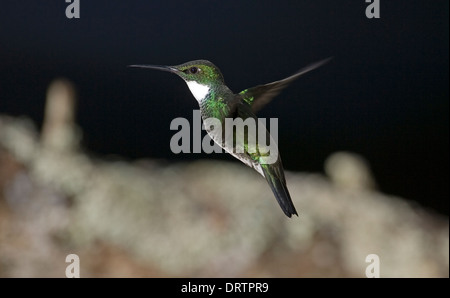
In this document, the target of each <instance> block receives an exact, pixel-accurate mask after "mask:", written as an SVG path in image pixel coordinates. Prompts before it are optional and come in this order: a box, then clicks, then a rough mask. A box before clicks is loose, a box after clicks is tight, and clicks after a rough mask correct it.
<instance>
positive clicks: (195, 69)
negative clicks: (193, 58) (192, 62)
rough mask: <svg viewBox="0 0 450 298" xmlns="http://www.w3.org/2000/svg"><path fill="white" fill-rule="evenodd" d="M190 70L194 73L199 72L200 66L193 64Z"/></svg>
mask: <svg viewBox="0 0 450 298" xmlns="http://www.w3.org/2000/svg"><path fill="white" fill-rule="evenodd" d="M189 71H190V72H191V73H192V74H196V73H197V72H198V68H197V67H195V66H193V67H191V68H190V69H189Z"/></svg>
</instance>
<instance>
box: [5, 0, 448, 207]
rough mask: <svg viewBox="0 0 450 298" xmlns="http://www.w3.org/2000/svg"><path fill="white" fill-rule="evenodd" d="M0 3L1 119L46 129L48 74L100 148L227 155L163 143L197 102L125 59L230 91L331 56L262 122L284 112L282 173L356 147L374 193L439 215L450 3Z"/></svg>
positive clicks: (315, 165) (179, 86) (172, 79)
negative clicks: (72, 96)
mask: <svg viewBox="0 0 450 298" xmlns="http://www.w3.org/2000/svg"><path fill="white" fill-rule="evenodd" d="M380 3H381V18H380V19H368V18H367V17H366V15H365V9H366V6H367V5H368V4H367V3H366V2H365V1H363V0H359V1H336V0H333V1H331V0H330V1H324V0H320V1H318V0H315V1H312V0H311V1H160V2H157V1H119V0H116V1H113V0H109V1H104V0H101V1H100V0H95V1H92V0H91V1H86V0H81V1H80V4H81V7H80V8H81V18H80V19H68V18H66V15H65V9H66V7H67V5H68V4H67V3H65V1H63V0H58V1H56V0H53V1H3V2H2V4H1V7H0V113H2V114H10V115H17V116H19V115H26V116H28V117H31V118H32V119H33V120H34V121H36V122H37V123H38V125H40V124H41V123H42V117H43V110H44V102H45V92H46V88H47V86H48V84H49V83H50V82H51V81H52V79H54V78H56V77H60V76H63V77H66V78H68V79H70V80H72V81H73V82H74V83H75V85H76V87H77V92H78V97H79V104H78V116H77V119H78V123H79V125H80V126H81V127H82V129H83V132H84V145H85V147H86V148H87V150H88V151H89V152H91V153H92V154H94V155H97V156H105V155H106V156H108V155H119V156H120V157H121V158H126V159H130V160H131V159H135V158H146V157H151V158H163V159H168V160H173V161H184V160H193V159H199V158H215V159H225V160H230V161H231V160H232V159H233V158H232V157H229V156H228V155H226V154H213V155H206V154H180V155H175V154H173V153H172V152H171V151H170V147H169V142H170V138H171V136H172V135H173V134H174V131H170V130H169V125H170V122H171V121H172V120H173V119H174V118H176V117H185V118H187V119H191V118H192V110H193V109H197V108H198V105H197V103H196V101H195V99H194V98H193V97H192V95H191V94H190V92H189V90H188V88H187V86H186V85H185V84H184V83H183V81H182V80H181V79H179V78H177V77H176V76H174V75H171V74H167V73H161V72H156V71H150V70H141V69H130V68H127V67H126V66H127V65H129V64H145V63H146V64H169V65H175V64H179V63H183V62H186V61H189V60H194V59H208V60H210V61H212V62H213V63H215V64H216V65H217V66H219V67H220V69H221V70H222V73H223V74H224V76H225V80H226V83H227V84H228V86H229V87H230V88H231V89H232V90H233V91H235V92H238V91H240V90H243V89H245V88H248V87H252V86H254V85H257V84H261V83H267V82H271V81H274V80H278V79H281V78H283V77H286V76H288V75H290V74H292V73H293V72H295V71H296V70H298V69H300V68H301V67H303V66H305V65H307V64H309V63H312V62H315V61H318V60H320V59H323V58H327V57H330V56H333V57H334V59H333V60H332V61H331V62H330V63H329V64H327V65H326V66H323V67H321V68H320V69H318V70H315V71H314V72H311V73H309V74H307V75H305V76H304V77H302V78H300V79H299V80H297V81H295V82H294V83H293V84H292V85H291V86H289V88H288V89H286V90H285V91H283V93H282V94H281V95H280V96H278V97H277V98H276V99H275V100H274V101H273V102H272V103H271V104H270V105H269V106H267V107H266V108H264V109H263V110H262V111H261V112H260V113H259V114H258V116H259V117H277V118H279V147H280V150H281V153H282V156H283V163H284V167H285V169H286V170H291V171H307V172H319V171H323V162H324V160H325V158H326V157H327V156H329V155H330V154H331V153H333V152H335V151H338V150H346V151H353V152H356V153H358V154H361V155H362V156H364V157H365V158H366V159H367V160H368V161H369V162H370V164H371V167H372V170H373V172H374V175H375V178H376V180H377V182H378V184H379V187H380V189H381V190H382V191H384V192H386V193H390V194H395V195H400V196H403V197H405V198H408V199H411V200H416V201H419V202H420V203H421V204H422V205H424V206H428V207H430V208H432V209H434V210H437V211H438V212H440V213H443V214H448V201H449V192H448V179H449V172H448V165H449V159H448V156H449V155H448V150H449V129H448V128H449V124H448V123H449V119H448V118H449V106H448V102H449V93H448V80H449V75H448V65H449V64H448V63H449V62H448V51H449V46H448V41H449V38H448V36H449V30H448V27H449V18H448V11H449V8H448V1H425V0H424V1H386V0H381V1H380Z"/></svg>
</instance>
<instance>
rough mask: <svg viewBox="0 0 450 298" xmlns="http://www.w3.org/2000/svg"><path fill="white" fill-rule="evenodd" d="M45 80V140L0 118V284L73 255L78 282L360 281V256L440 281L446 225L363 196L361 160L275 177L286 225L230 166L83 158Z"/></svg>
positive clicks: (402, 203)
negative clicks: (285, 196)
mask: <svg viewBox="0 0 450 298" xmlns="http://www.w3.org/2000/svg"><path fill="white" fill-rule="evenodd" d="M58 84H60V85H56V87H55V85H54V86H53V87H51V88H50V90H49V95H48V96H49V98H51V97H52V96H53V95H52V94H57V95H55V98H64V96H66V99H58V100H56V99H55V100H54V102H58V103H57V106H58V105H59V104H61V103H62V102H66V101H68V103H67V102H66V105H65V107H62V106H64V104H62V106H61V107H59V108H58V107H56V108H54V110H59V109H60V110H61V111H63V112H61V113H62V114H63V115H64V116H61V118H59V116H58V115H56V116H55V115H54V114H53V112H52V111H51V110H53V108H48V109H47V112H46V119H45V122H44V123H45V124H44V128H43V131H44V132H45V134H46V136H44V135H42V136H41V137H39V135H38V133H36V129H35V128H34V127H33V125H32V123H31V122H30V121H28V120H26V119H20V118H19V119H16V118H12V117H8V116H0V162H1V163H0V276H3V277H13V276H17V277H64V276H65V275H64V272H65V267H66V265H67V264H66V263H65V256H66V255H68V254H71V253H76V254H78V255H79V256H80V259H81V276H82V277H89V276H93V277H97V276H108V277H120V276H123V277H124V276H134V277H136V276H149V277H156V276H163V277H164V276H175V277H188V276H189V277H191V276H192V277H237V276H247V277H342V276H344V277H345V276H351V277H364V276H365V275H364V274H365V269H366V267H367V266H368V265H369V264H368V263H366V262H365V259H366V256H367V255H369V254H377V255H378V256H379V257H380V262H381V265H380V272H381V277H448V272H449V271H448V264H449V250H448V249H449V243H448V239H449V230H448V219H447V218H443V217H441V216H439V215H436V214H433V213H431V212H427V211H426V210H423V209H422V208H421V207H420V206H417V205H414V204H412V203H410V202H408V201H407V200H404V199H401V198H397V197H393V196H388V195H385V194H382V193H380V192H377V191H376V190H375V189H374V188H373V187H374V179H373V178H372V176H371V174H370V170H369V166H368V164H367V162H365V161H364V160H363V158H362V157H358V156H357V155H353V154H351V153H339V154H337V155H335V156H334V157H330V159H329V160H328V161H327V163H326V172H327V173H328V175H329V176H330V177H331V179H332V183H330V182H329V180H328V179H327V178H326V177H323V176H320V175H316V174H303V173H292V172H287V173H286V178H287V183H288V186H289V189H290V192H291V195H292V198H293V200H294V203H295V205H296V207H297V210H298V211H299V215H300V216H299V218H297V217H295V218H292V219H288V218H286V217H285V216H284V214H283V213H282V211H281V210H280V209H279V207H278V205H277V203H276V200H275V199H274V197H273V194H272V192H271V191H270V188H269V186H268V185H267V183H266V182H265V181H264V179H262V177H261V176H260V175H258V174H257V173H256V172H255V171H253V170H252V169H250V168H247V167H245V166H244V165H241V164H240V163H238V162H234V163H233V162H218V161H213V160H208V161H202V160H200V161H196V162H191V163H180V164H163V163H161V162H157V161H154V160H145V161H136V162H131V163H130V162H125V161H117V160H116V161H106V160H94V159H92V158H90V157H88V156H86V155H85V154H84V153H83V152H82V151H81V150H80V149H79V145H78V144H79V142H78V140H79V139H78V137H76V136H80V135H81V134H80V133H77V132H76V130H77V128H76V125H75V124H74V123H73V119H74V111H73V110H72V111H68V110H67V109H73V107H74V106H75V104H74V102H72V101H71V100H68V99H67V98H70V96H71V95H70V94H73V92H72V91H70V88H72V87H70V84H67V83H58ZM64 86H65V87H64ZM52 88H56V89H58V88H62V89H61V90H59V91H58V90H57V91H58V92H57V91H54V90H53V89H52ZM64 88H66V89H64ZM63 89H64V90H65V91H64V90H63ZM52 90H53V91H52ZM72 90H73V89H72ZM54 92H55V93H54ZM58 94H59V95H58ZM64 94H65V95H64ZM72 98H74V97H72ZM59 101H61V102H59ZM49 102H52V100H49ZM54 102H53V103H54ZM53 103H51V104H53ZM56 114H59V112H57V113H56ZM54 116H55V117H54ZM47 117H50V118H51V119H50V120H49V119H47ZM53 117H54V118H53ZM58 127H59V128H58ZM44 132H43V134H44ZM53 134H54V135H53ZM58 135H60V136H61V138H60V137H58ZM65 136H68V137H67V138H66V137H65ZM74 136H75V137H74ZM58 140H59V141H58ZM349 190H350V191H349Z"/></svg>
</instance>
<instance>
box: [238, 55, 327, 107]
mask: <svg viewBox="0 0 450 298" xmlns="http://www.w3.org/2000/svg"><path fill="white" fill-rule="evenodd" d="M330 60H331V58H328V59H324V60H321V61H319V62H316V63H313V64H310V65H308V66H306V67H304V68H302V69H300V70H299V71H298V72H296V73H295V74H293V75H292V76H290V77H287V78H285V79H282V80H279V81H276V82H272V83H269V84H265V85H258V86H255V87H252V88H249V89H245V90H244V91H241V92H240V93H239V95H241V96H242V99H243V100H244V101H245V102H247V103H248V104H249V105H250V106H251V107H252V112H253V113H256V112H257V111H259V110H260V109H261V108H262V107H264V106H265V105H266V104H267V103H269V102H270V101H271V100H272V99H273V98H274V97H275V96H277V95H278V93H280V92H281V90H283V89H284V88H286V87H287V85H289V83H291V82H292V81H293V80H295V79H297V78H298V77H300V76H301V75H303V74H305V73H307V72H309V71H311V70H313V69H316V68H318V67H320V66H322V65H324V64H325V63H327V62H328V61H330Z"/></svg>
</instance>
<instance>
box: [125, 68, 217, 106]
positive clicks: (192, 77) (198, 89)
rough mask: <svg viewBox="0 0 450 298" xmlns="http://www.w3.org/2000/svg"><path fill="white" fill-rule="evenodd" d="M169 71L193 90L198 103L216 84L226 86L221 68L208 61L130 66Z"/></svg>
mask: <svg viewBox="0 0 450 298" xmlns="http://www.w3.org/2000/svg"><path fill="white" fill-rule="evenodd" d="M130 67H141V68H150V69H157V70H162V71H168V72H171V73H174V74H176V75H178V76H179V77H181V78H182V79H183V80H184V81H185V82H186V84H187V85H188V87H189V89H190V90H191V92H192V94H193V95H194V97H195V98H196V99H197V101H199V102H200V101H202V100H203V99H204V98H205V97H206V96H207V95H208V93H209V91H210V90H211V88H213V86H214V85H216V84H224V79H223V75H222V73H221V72H220V70H219V68H218V67H217V66H215V65H214V64H212V63H211V62H210V61H208V60H194V61H190V62H186V63H183V64H180V65H175V66H163V65H130Z"/></svg>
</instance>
